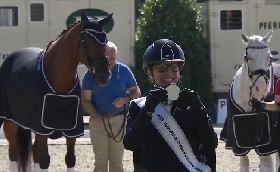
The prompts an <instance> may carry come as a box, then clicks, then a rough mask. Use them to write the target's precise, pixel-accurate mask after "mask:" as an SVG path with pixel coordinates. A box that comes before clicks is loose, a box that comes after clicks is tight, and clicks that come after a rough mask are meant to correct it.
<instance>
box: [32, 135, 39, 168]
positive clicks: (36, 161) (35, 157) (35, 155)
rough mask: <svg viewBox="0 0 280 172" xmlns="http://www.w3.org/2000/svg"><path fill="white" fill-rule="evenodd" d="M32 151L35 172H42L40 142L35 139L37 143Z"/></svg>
mask: <svg viewBox="0 0 280 172" xmlns="http://www.w3.org/2000/svg"><path fill="white" fill-rule="evenodd" d="M32 151H33V161H34V172H40V165H39V162H40V154H39V151H38V141H37V140H36V138H35V141H34V143H33V145H32Z"/></svg>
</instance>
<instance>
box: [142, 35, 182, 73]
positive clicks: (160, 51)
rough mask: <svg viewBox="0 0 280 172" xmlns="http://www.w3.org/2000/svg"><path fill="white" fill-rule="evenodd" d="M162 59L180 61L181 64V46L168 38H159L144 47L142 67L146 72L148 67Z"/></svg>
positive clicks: (162, 60)
mask: <svg viewBox="0 0 280 172" xmlns="http://www.w3.org/2000/svg"><path fill="white" fill-rule="evenodd" d="M164 61H177V62H181V63H182V66H183V64H184V62H185V56H184V52H183V50H182V49H181V47H180V46H178V45H177V44H176V43H175V42H173V41H172V40H169V39H159V40H157V41H155V42H154V43H153V44H152V45H150V46H149V47H148V48H147V49H146V51H145V53H144V55H143V69H144V71H145V72H146V70H147V69H148V67H150V66H152V65H153V64H155V63H158V62H164Z"/></svg>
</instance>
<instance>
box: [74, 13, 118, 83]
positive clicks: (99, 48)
mask: <svg viewBox="0 0 280 172" xmlns="http://www.w3.org/2000/svg"><path fill="white" fill-rule="evenodd" d="M112 15H113V14H110V15H108V16H107V17H105V18H103V19H101V20H96V19H93V18H90V17H88V16H87V14H86V13H85V12H84V13H82V15H81V23H80V25H81V32H80V42H79V45H78V47H80V44H81V45H82V47H83V51H78V53H77V58H78V61H79V62H80V63H81V64H84V65H85V66H87V68H88V70H89V71H90V72H91V73H92V75H93V77H94V80H95V82H96V83H97V84H98V85H99V86H105V85H106V84H107V83H108V82H109V79H110V77H111V72H110V68H109V60H108V57H107V56H106V48H105V46H106V43H107V34H106V30H105V29H104V26H105V25H106V24H107V23H108V22H109V21H110V20H111V19H112Z"/></svg>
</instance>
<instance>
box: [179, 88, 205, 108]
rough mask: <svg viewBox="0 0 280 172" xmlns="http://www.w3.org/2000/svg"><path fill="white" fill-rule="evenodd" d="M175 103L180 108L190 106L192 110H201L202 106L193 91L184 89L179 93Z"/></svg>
mask: <svg viewBox="0 0 280 172" xmlns="http://www.w3.org/2000/svg"><path fill="white" fill-rule="evenodd" d="M177 102H178V103H179V105H181V106H190V107H191V108H193V109H196V108H201V107H202V106H203V105H202V103H201V101H200V98H199V96H198V94H197V93H196V92H195V91H193V90H190V89H186V88H185V89H183V90H182V91H181V92H180V93H179V98H178V100H177Z"/></svg>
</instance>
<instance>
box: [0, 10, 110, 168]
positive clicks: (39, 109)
mask: <svg viewBox="0 0 280 172" xmlns="http://www.w3.org/2000/svg"><path fill="white" fill-rule="evenodd" d="M111 19H112V14H110V15H109V16H107V17H105V18H103V19H101V20H95V19H92V18H89V17H88V16H87V15H86V13H83V14H82V15H81V22H78V23H75V24H74V25H72V26H70V27H68V28H67V30H64V31H63V32H62V33H61V34H60V35H59V37H58V38H57V39H56V40H55V41H54V42H51V43H50V44H49V45H48V46H47V47H46V49H45V50H42V49H39V48H32V47H29V48H24V49H21V50H18V51H15V52H13V53H11V55H10V56H9V57H7V58H6V59H5V61H4V62H3V64H2V65H1V68H0V127H1V125H2V123H4V125H3V130H4V133H5V137H6V139H7V140H8V142H9V159H10V167H9V169H10V172H18V171H23V172H26V171H27V166H28V164H29V163H30V159H31V155H32V154H31V153H32V152H33V161H34V171H35V172H39V171H40V172H42V171H43V172H47V171H48V168H49V164H50V156H49V153H48V138H50V139H57V138H60V137H62V136H65V137H66V143H67V154H66V156H65V163H66V165H67V172H74V171H75V169H74V167H75V163H76V157H75V142H76V138H78V137H80V136H82V135H83V134H84V124H83V117H82V115H81V113H80V112H81V111H80V110H81V106H80V97H81V93H80V91H81V88H80V84H79V82H80V81H79V78H78V76H77V67H78V65H79V63H81V64H85V65H86V66H87V68H88V70H90V71H91V73H92V74H93V79H94V80H95V82H96V83H97V84H98V85H100V86H104V85H106V84H107V83H108V81H109V78H110V76H111V72H110V69H109V61H108V58H107V56H106V55H105V45H106V43H107V35H106V31H105V29H104V26H105V25H106V24H107V23H108V22H109V21H110V20H111ZM31 132H34V133H35V141H34V143H33V145H32V140H31V139H32V136H31Z"/></svg>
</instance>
